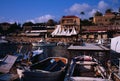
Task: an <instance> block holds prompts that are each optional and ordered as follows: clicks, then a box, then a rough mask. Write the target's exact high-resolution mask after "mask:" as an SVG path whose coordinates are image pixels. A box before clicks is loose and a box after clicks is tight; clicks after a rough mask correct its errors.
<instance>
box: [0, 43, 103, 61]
mask: <svg viewBox="0 0 120 81" xmlns="http://www.w3.org/2000/svg"><path fill="white" fill-rule="evenodd" d="M20 46H22V49H21V50H20ZM38 48H39V47H33V46H32V45H22V44H11V43H7V44H0V58H3V57H4V56H6V55H7V54H11V55H13V54H15V53H16V52H18V50H20V52H21V53H22V54H27V53H28V52H31V51H33V50H36V49H38ZM67 48H68V46H48V47H47V46H43V47H40V49H43V54H41V55H40V56H39V60H43V59H45V58H47V57H65V58H68V59H71V58H73V57H74V56H78V55H81V52H80V51H77V52H75V51H74V52H70V51H68V50H67ZM87 54H88V55H92V56H94V57H95V58H97V59H99V60H101V61H102V60H103V59H104V58H105V57H104V54H102V53H99V55H98V54H96V53H94V54H93V52H92V53H91V52H89V53H87Z"/></svg>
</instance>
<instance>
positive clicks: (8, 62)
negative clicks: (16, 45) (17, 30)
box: [0, 55, 18, 81]
mask: <svg viewBox="0 0 120 81" xmlns="http://www.w3.org/2000/svg"><path fill="white" fill-rule="evenodd" d="M16 60H17V57H16V56H14V55H6V56H5V57H4V58H3V59H1V61H0V81H14V80H15V79H17V78H18V77H17V74H15V72H13V71H15V69H14V64H15V62H16Z"/></svg>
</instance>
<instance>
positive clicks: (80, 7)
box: [66, 3, 91, 14]
mask: <svg viewBox="0 0 120 81" xmlns="http://www.w3.org/2000/svg"><path fill="white" fill-rule="evenodd" d="M90 8H91V7H90V6H89V5H88V4H86V3H83V4H78V3H75V4H73V5H72V6H71V7H70V8H69V9H66V12H67V13H71V14H74V13H79V14H80V12H85V11H88V10H90Z"/></svg>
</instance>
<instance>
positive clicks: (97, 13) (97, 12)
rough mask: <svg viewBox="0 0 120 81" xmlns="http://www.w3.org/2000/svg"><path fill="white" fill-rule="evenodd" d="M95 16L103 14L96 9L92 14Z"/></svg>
mask: <svg viewBox="0 0 120 81" xmlns="http://www.w3.org/2000/svg"><path fill="white" fill-rule="evenodd" d="M94 15H95V16H102V15H103V14H102V13H101V12H99V11H96V13H95V14H94Z"/></svg>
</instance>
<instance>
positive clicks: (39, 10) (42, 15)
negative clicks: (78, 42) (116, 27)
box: [0, 0, 120, 23]
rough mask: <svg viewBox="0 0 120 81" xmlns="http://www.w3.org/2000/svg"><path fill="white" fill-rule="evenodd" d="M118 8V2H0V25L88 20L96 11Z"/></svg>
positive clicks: (24, 0) (111, 0)
mask: <svg viewBox="0 0 120 81" xmlns="http://www.w3.org/2000/svg"><path fill="white" fill-rule="evenodd" d="M118 8H120V0H0V23H2V22H9V23H14V22H18V23H25V22H29V21H31V22H33V23H41V22H47V21H48V20H49V19H53V20H55V21H59V20H60V19H61V18H62V16H67V15H75V16H78V17H80V18H82V19H88V18H89V17H93V15H94V13H95V12H96V11H100V12H102V13H104V12H105V10H106V9H112V10H114V11H118ZM80 12H84V13H85V14H84V15H81V14H80Z"/></svg>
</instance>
